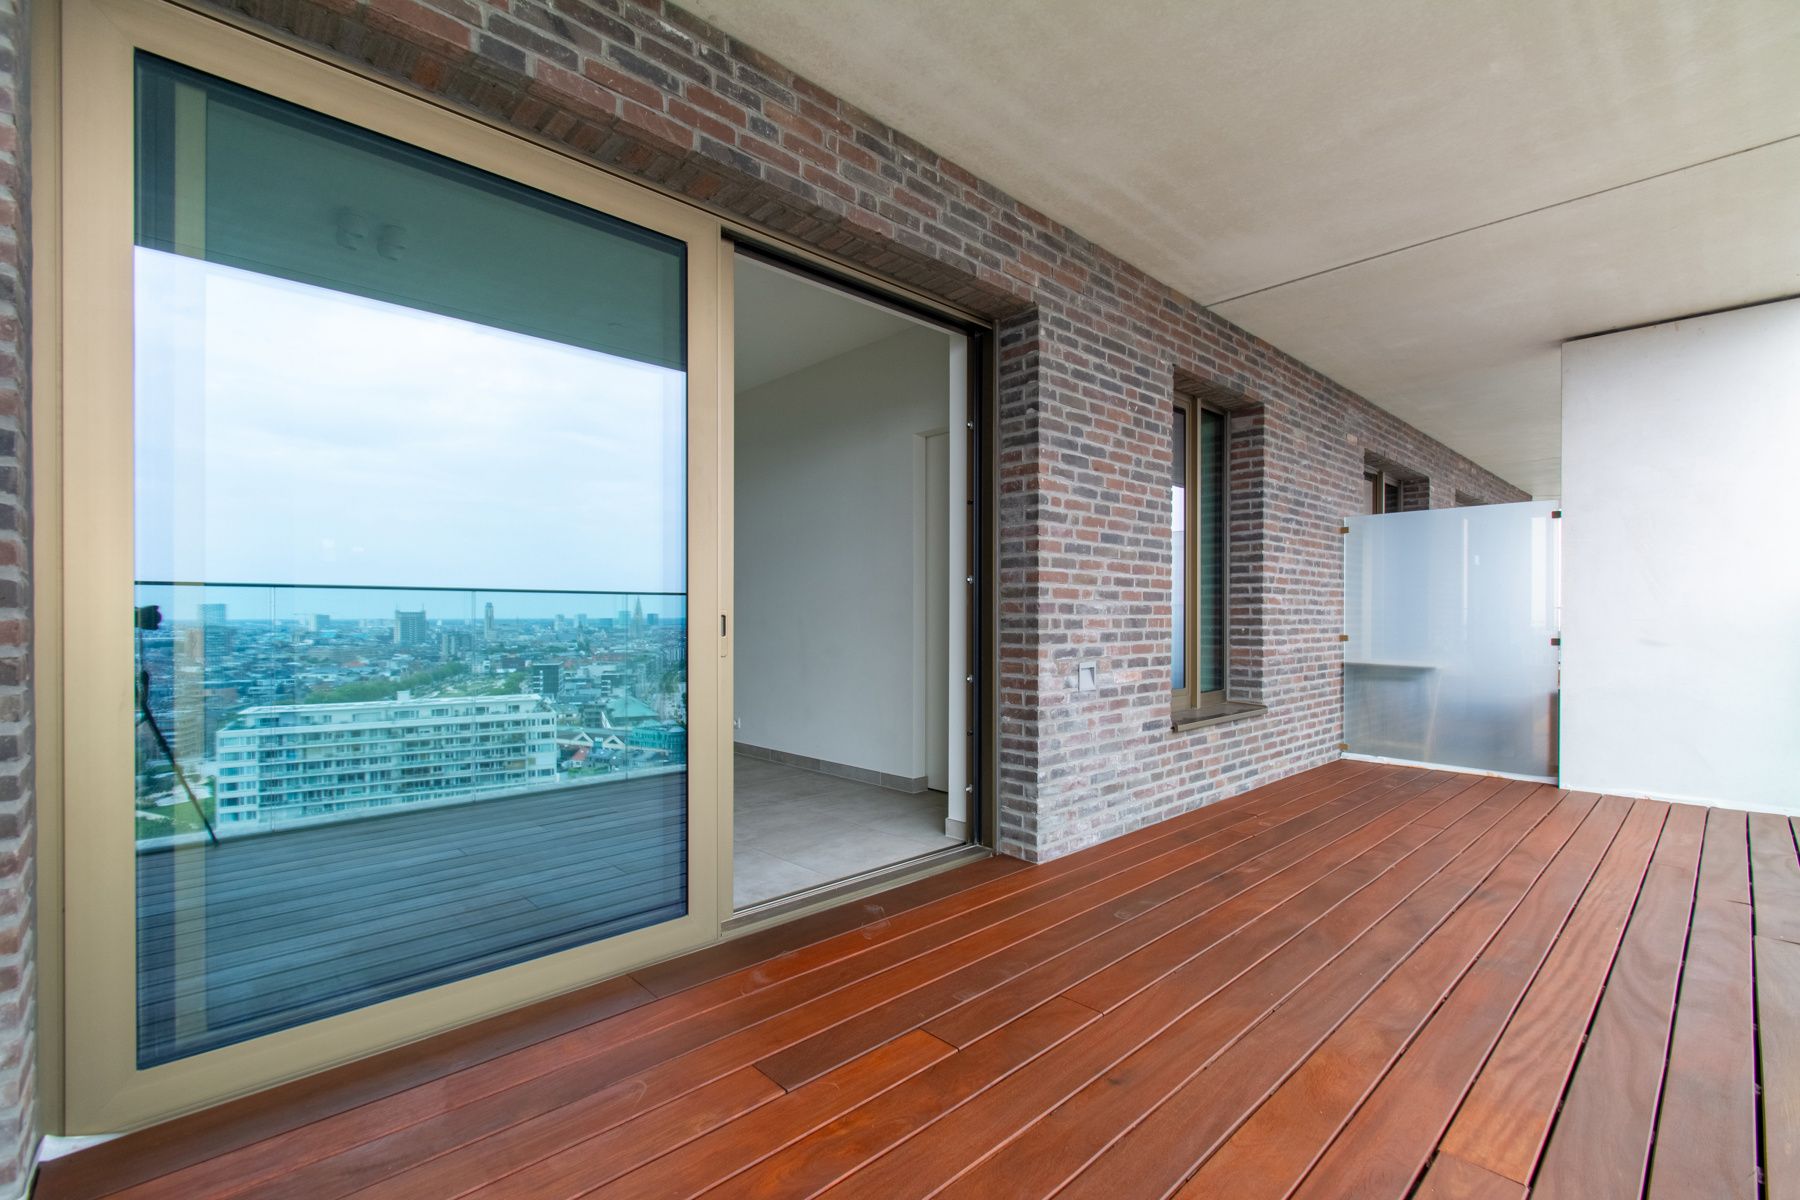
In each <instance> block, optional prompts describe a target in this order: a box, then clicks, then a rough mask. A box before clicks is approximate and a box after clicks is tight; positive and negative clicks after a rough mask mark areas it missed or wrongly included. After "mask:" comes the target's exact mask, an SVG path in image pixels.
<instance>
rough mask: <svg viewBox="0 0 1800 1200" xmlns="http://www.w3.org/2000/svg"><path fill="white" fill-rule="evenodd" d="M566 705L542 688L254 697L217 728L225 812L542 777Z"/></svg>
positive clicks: (462, 790) (386, 804) (324, 811)
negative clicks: (292, 700)
mask: <svg viewBox="0 0 1800 1200" xmlns="http://www.w3.org/2000/svg"><path fill="white" fill-rule="evenodd" d="M555 776H556V714H555V712H554V711H553V710H552V709H551V707H550V706H549V705H548V704H547V703H545V702H544V700H542V699H541V698H539V697H537V696H480V697H460V698H455V699H450V698H432V699H404V700H376V701H371V702H366V703H355V704H286V705H266V706H259V707H254V708H246V709H244V710H243V712H241V713H240V714H238V718H237V720H236V721H234V722H232V724H231V725H229V726H227V727H226V728H224V729H221V730H220V731H219V733H218V781H217V785H218V786H217V794H218V798H219V822H220V824H221V825H223V826H228V827H231V828H236V829H253V828H266V827H268V826H271V825H279V824H283V823H286V822H291V821H301V820H308V819H319V818H328V817H332V816H348V815H352V814H355V813H359V812H367V811H372V810H380V809H391V808H400V807H406V806H410V805H419V804H429V803H434V802H441V801H444V800H452V799H458V798H473V797H477V796H484V795H490V794H496V793H500V792H509V791H519V790H522V789H528V788H532V787H540V786H544V785H546V784H549V783H551V782H553V781H554V779H555Z"/></svg>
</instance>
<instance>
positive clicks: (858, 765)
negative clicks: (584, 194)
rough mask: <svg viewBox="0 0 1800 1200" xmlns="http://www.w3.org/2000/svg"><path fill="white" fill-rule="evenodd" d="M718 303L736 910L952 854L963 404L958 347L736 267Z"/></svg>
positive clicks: (760, 265) (960, 632)
mask: <svg viewBox="0 0 1800 1200" xmlns="http://www.w3.org/2000/svg"><path fill="white" fill-rule="evenodd" d="M734 292H735V307H736V338H735V345H736V349H735V363H734V370H735V377H736V416H735V424H736V459H737V468H736V481H735V508H736V517H735V529H734V536H735V542H736V585H735V590H736V598H735V608H736V618H737V631H736V634H735V636H734V639H733V640H734V643H735V645H734V653H735V656H736V675H735V687H734V700H735V718H734V728H733V741H734V743H735V749H736V754H735V755H734V760H735V781H734V782H735V808H734V820H735V824H734V838H733V841H734V847H733V859H734V864H735V869H734V879H735V884H734V893H735V895H734V899H735V902H736V906H737V907H738V908H739V909H743V908H747V907H752V906H755V905H759V904H764V903H767V902H769V901H773V900H777V899H780V898H782V897H787V896H792V895H794V894H796V893H801V892H806V891H809V890H811V889H813V888H818V887H823V886H825V885H828V884H832V883H835V882H838V881H841V880H845V879H851V878H854V877H857V876H860V875H863V874H866V873H868V872H871V871H878V870H880V869H882V868H885V867H889V866H892V865H894V864H896V863H901V862H906V861H908V860H911V859H915V858H918V857H920V856H922V855H927V854H932V853H934V852H938V851H942V850H945V849H950V848H953V847H956V846H959V845H962V844H964V843H965V842H966V841H967V840H968V832H969V831H968V819H967V813H966V809H965V808H964V807H963V805H962V804H961V803H957V802H953V801H952V799H951V798H952V797H956V798H957V800H958V801H960V799H961V797H962V796H963V788H962V780H963V776H964V773H965V769H964V756H963V753H962V751H963V738H961V737H960V736H952V728H953V725H955V726H960V725H961V724H962V723H963V721H962V707H961V706H962V704H963V697H964V687H963V681H964V677H965V675H966V674H967V671H966V669H964V668H962V667H961V666H958V667H957V668H956V669H954V670H953V669H952V664H953V663H954V664H962V663H965V662H966V659H967V639H966V634H965V632H964V630H965V627H966V624H967V620H966V617H967V613H966V608H965V603H964V600H963V597H964V579H965V576H966V574H967V571H966V570H963V569H955V570H953V569H952V564H953V563H955V562H958V561H960V560H962V559H963V558H965V557H966V537H965V533H964V527H963V523H962V522H960V521H952V520H951V519H950V514H952V513H962V512H964V511H965V509H966V507H967V502H966V501H967V496H966V493H967V486H966V478H967V465H966V460H965V457H964V448H965V446H966V442H965V439H964V438H963V437H962V436H961V434H962V431H963V427H964V422H965V418H964V416H963V412H964V410H965V409H966V407H967V400H966V384H965V382H964V376H965V373H966V364H965V358H964V356H965V354H966V347H965V345H964V339H963V337H962V336H961V335H960V334H955V333H951V332H947V331H945V330H943V329H941V328H938V327H935V326H933V325H929V324H926V323H925V322H923V321H921V320H917V319H915V318H913V317H911V316H909V315H906V314H903V313H901V312H899V311H897V310H895V309H892V308H888V307H884V306H881V305H878V304H876V303H874V302H873V301H870V300H865V299H863V298H861V297H860V296H856V295H853V294H851V293H849V292H846V291H843V290H840V289H838V288H835V287H832V286H829V285H827V284H824V283H821V282H817V281H814V280H812V279H809V278H806V277H803V276H801V275H798V274H795V273H793V272H790V271H787V270H784V269H782V268H779V267H776V266H772V265H769V264H767V263H764V262H761V261H758V260H756V259H754V258H750V257H747V256H744V255H739V256H738V261H737V264H736V273H735V286H734ZM952 430H955V431H956V436H953V435H952V433H951V431H952Z"/></svg>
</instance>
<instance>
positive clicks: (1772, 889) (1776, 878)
mask: <svg viewBox="0 0 1800 1200" xmlns="http://www.w3.org/2000/svg"><path fill="white" fill-rule="evenodd" d="M1749 825H1750V873H1751V876H1752V877H1753V878H1754V879H1755V882H1756V934H1757V936H1758V937H1772V938H1780V939H1781V940H1782V941H1784V942H1795V943H1800V859H1797V858H1796V855H1795V850H1794V827H1793V824H1792V823H1791V822H1790V821H1789V819H1788V818H1786V817H1778V816H1775V815H1773V814H1771V813H1751V814H1750V818H1749Z"/></svg>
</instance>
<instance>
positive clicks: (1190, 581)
mask: <svg viewBox="0 0 1800 1200" xmlns="http://www.w3.org/2000/svg"><path fill="white" fill-rule="evenodd" d="M1172 432H1173V434H1174V454H1173V457H1172V461H1171V471H1170V479H1169V506H1170V512H1171V523H1170V524H1171V529H1170V546H1171V548H1172V559H1173V569H1172V572H1171V577H1172V579H1171V582H1172V586H1171V589H1170V592H1171V603H1172V609H1173V638H1172V652H1171V660H1170V674H1171V683H1172V688H1173V692H1174V702H1175V707H1176V708H1178V709H1187V708H1197V707H1202V706H1204V705H1206V704H1209V703H1213V702H1216V701H1220V700H1223V699H1224V698H1225V658H1226V649H1225V648H1226V640H1225V547H1226V540H1225V417H1224V415H1223V414H1221V413H1217V412H1214V411H1213V410H1212V409H1209V408H1203V407H1201V406H1200V405H1198V404H1195V403H1194V402H1193V401H1191V400H1189V399H1187V398H1186V397H1180V398H1178V399H1177V400H1176V403H1175V408H1174V413H1173V430H1172Z"/></svg>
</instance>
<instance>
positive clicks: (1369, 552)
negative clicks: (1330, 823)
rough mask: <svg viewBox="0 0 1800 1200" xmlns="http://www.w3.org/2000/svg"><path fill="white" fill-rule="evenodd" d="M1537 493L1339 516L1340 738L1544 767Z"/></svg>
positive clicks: (1549, 724)
mask: <svg viewBox="0 0 1800 1200" xmlns="http://www.w3.org/2000/svg"><path fill="white" fill-rule="evenodd" d="M1551 510H1552V506H1551V505H1550V504H1549V503H1545V502H1532V503H1525V504H1494V505H1487V506H1484V507H1480V508H1448V509H1431V510H1427V511H1420V512H1410V513H1390V514H1388V515H1385V516H1356V517H1351V518H1350V519H1349V522H1348V524H1349V526H1350V533H1349V534H1348V536H1347V537H1346V538H1345V543H1344V592H1345V597H1344V601H1345V602H1344V630H1345V632H1346V633H1347V634H1348V635H1349V639H1350V640H1349V641H1348V642H1347V643H1346V646H1345V659H1344V727H1345V741H1346V742H1348V743H1349V746H1350V749H1351V750H1352V751H1353V752H1355V753H1358V754H1370V755H1375V756H1378V757H1383V758H1398V759H1405V760H1408V761H1413V762H1424V763H1435V764H1442V765H1445V766H1456V767H1473V768H1475V769H1478V770H1484V771H1502V772H1506V773H1509V774H1516V775H1531V776H1549V775H1554V774H1555V771H1556V767H1555V721H1554V712H1555V705H1556V688H1557V684H1556V653H1557V652H1556V647H1555V646H1554V645H1552V644H1551V639H1552V638H1554V637H1555V636H1556V634H1557V628H1556V575H1557V554H1556V530H1555V528H1554V527H1555V524H1556V522H1555V521H1554V520H1553V519H1552V517H1551V516H1550V513H1551Z"/></svg>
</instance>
